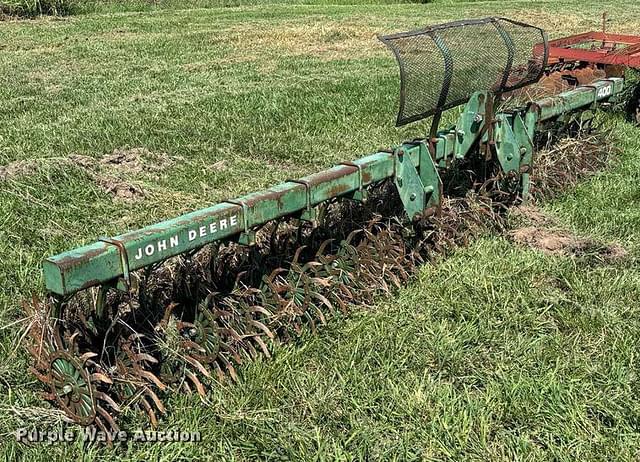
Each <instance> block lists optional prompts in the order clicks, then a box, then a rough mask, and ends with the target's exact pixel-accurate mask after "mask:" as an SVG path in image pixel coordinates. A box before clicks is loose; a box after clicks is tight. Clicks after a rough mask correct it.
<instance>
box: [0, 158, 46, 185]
mask: <svg viewBox="0 0 640 462" xmlns="http://www.w3.org/2000/svg"><path fill="white" fill-rule="evenodd" d="M37 170H38V164H37V163H36V162H34V161H31V160H17V161H15V162H11V163H10V164H7V165H2V166H0V182H2V181H9V180H13V179H14V178H18V177H21V176H25V175H31V174H33V173H35V172H36V171H37Z"/></svg>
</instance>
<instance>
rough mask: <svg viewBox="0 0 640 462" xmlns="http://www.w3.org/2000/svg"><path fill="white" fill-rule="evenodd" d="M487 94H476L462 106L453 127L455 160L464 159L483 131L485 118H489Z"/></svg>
mask: <svg viewBox="0 0 640 462" xmlns="http://www.w3.org/2000/svg"><path fill="white" fill-rule="evenodd" d="M490 98H491V96H490V95H489V94H488V93H487V92H476V93H474V94H473V95H471V98H470V99H469V101H468V102H467V104H466V105H465V106H464V109H463V111H462V114H460V117H459V118H458V122H457V123H456V126H455V146H454V154H455V158H456V159H464V158H465V157H466V156H467V154H468V153H469V151H470V150H471V147H472V146H473V145H474V144H475V143H476V141H477V140H478V138H479V137H480V136H481V134H482V133H483V132H484V131H485V127H488V126H490V125H491V124H490V123H489V125H487V118H491V116H492V114H491V109H490V107H489V106H490V103H489V99H490Z"/></svg>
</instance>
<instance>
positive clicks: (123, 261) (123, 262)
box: [98, 237, 131, 292]
mask: <svg viewBox="0 0 640 462" xmlns="http://www.w3.org/2000/svg"><path fill="white" fill-rule="evenodd" d="M98 241H100V242H105V243H107V244H111V245H113V246H115V247H116V248H117V249H118V254H119V255H120V266H121V267H122V276H123V277H122V279H123V281H124V291H126V292H129V291H130V290H131V272H130V271H129V255H128V254H127V248H126V247H125V245H124V242H122V241H119V240H117V239H113V238H111V237H101V238H99V239H98Z"/></svg>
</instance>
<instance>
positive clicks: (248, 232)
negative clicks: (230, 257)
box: [223, 199, 256, 246]
mask: <svg viewBox="0 0 640 462" xmlns="http://www.w3.org/2000/svg"><path fill="white" fill-rule="evenodd" d="M223 202H225V203H227V204H232V205H237V206H240V207H242V222H243V223H242V224H243V228H244V231H243V232H241V233H240V235H239V236H238V243H239V244H242V245H249V246H251V245H255V244H256V232H255V231H254V230H252V229H251V228H250V227H249V206H248V205H247V203H246V202H245V201H243V200H240V199H234V200H226V201H223Z"/></svg>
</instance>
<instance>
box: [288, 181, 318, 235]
mask: <svg viewBox="0 0 640 462" xmlns="http://www.w3.org/2000/svg"><path fill="white" fill-rule="evenodd" d="M285 183H297V184H301V185H303V186H304V188H305V192H306V195H307V206H306V209H305V210H304V211H303V212H302V213H301V214H300V219H301V220H302V221H308V222H309V223H311V226H313V227H314V228H315V227H317V226H318V219H319V216H320V213H319V212H318V209H317V208H315V207H313V206H312V205H311V184H309V182H307V181H305V180H300V179H297V180H286V181H285Z"/></svg>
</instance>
